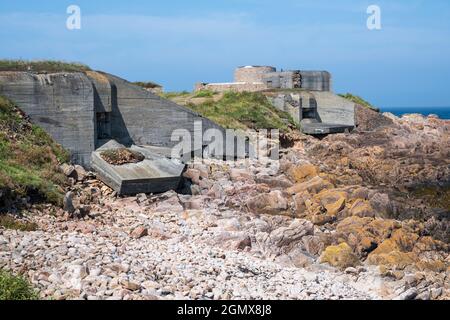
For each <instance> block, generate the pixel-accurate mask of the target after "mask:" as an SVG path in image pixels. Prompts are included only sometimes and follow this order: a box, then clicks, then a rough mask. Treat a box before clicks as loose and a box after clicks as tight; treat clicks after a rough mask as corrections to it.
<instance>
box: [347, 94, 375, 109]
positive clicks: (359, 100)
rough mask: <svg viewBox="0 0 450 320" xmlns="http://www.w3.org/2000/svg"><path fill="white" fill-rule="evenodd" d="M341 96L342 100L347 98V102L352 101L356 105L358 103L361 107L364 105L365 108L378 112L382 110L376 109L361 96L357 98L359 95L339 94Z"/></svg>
mask: <svg viewBox="0 0 450 320" xmlns="http://www.w3.org/2000/svg"><path fill="white" fill-rule="evenodd" d="M339 96H341V97H342V98H345V99H347V100H350V101H352V102H354V103H357V104H359V105H362V106H363V107H367V108H370V109H373V110H375V111H378V112H379V111H380V109H378V108H377V107H374V106H373V105H372V104H370V102H368V101H366V100H364V99H363V98H361V97H360V96H357V95H354V94H351V93H346V94H339Z"/></svg>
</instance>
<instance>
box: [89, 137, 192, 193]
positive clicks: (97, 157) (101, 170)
mask: <svg viewBox="0 0 450 320" xmlns="http://www.w3.org/2000/svg"><path fill="white" fill-rule="evenodd" d="M120 146H121V145H120V144H115V143H113V142H111V143H107V144H106V145H104V146H103V147H102V148H101V149H98V150H96V151H94V152H93V153H92V168H93V169H94V170H95V171H96V173H97V176H98V178H99V179H100V180H102V181H103V182H104V183H105V184H107V185H108V186H110V187H111V188H112V189H114V190H115V191H117V193H118V194H120V195H135V194H138V193H162V192H166V191H169V190H174V189H177V188H178V186H179V184H180V181H181V175H182V173H183V171H184V168H185V165H184V164H183V163H181V161H179V160H176V159H168V158H166V157H163V156H161V155H158V154H156V153H153V152H152V151H150V150H144V149H145V148H139V147H136V146H133V147H132V148H130V149H131V150H134V151H139V152H141V153H142V154H143V155H144V156H145V160H143V161H141V162H138V163H128V164H124V165H112V164H110V163H108V162H106V161H105V160H103V158H102V157H101V152H102V151H105V150H113V149H116V148H118V147H120ZM108 147H109V148H108Z"/></svg>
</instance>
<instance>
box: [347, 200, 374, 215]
mask: <svg viewBox="0 0 450 320" xmlns="http://www.w3.org/2000/svg"><path fill="white" fill-rule="evenodd" d="M349 213H350V215H351V216H357V217H361V218H363V217H371V218H373V217H375V216H376V212H375V210H374V209H373V208H372V206H371V205H370V203H369V201H367V200H363V199H356V201H355V202H354V203H353V204H352V206H351V207H350V211H349Z"/></svg>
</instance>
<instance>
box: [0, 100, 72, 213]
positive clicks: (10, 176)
mask: <svg viewBox="0 0 450 320" xmlns="http://www.w3.org/2000/svg"><path fill="white" fill-rule="evenodd" d="M68 160H69V155H68V153H67V152H66V151H65V150H64V149H63V148H62V147H61V146H60V145H58V144H57V143H55V142H54V141H53V140H52V138H51V137H50V136H49V135H48V134H47V133H46V132H45V131H44V130H42V129H41V128H39V127H37V126H35V125H33V124H31V123H30V122H29V121H27V120H26V119H25V118H24V116H23V115H22V113H21V112H20V111H19V110H18V108H17V107H16V106H15V105H14V104H13V103H12V102H10V101H9V100H7V99H5V98H3V97H1V96H0V189H3V190H9V191H10V193H11V194H12V195H13V196H14V197H16V196H26V195H28V194H33V195H36V194H37V195H39V196H40V197H42V198H43V200H46V201H48V202H51V203H54V204H61V202H62V198H63V190H62V188H61V186H63V185H64V184H65V176H64V175H63V174H62V173H61V172H60V170H59V164H60V163H63V162H67V161H68ZM0 200H1V199H0Z"/></svg>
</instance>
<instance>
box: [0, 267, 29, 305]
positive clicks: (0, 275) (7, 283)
mask: <svg viewBox="0 0 450 320" xmlns="http://www.w3.org/2000/svg"><path fill="white" fill-rule="evenodd" d="M0 300H38V294H37V292H36V291H35V290H34V289H33V287H32V286H31V285H30V284H29V283H28V281H27V280H25V279H24V278H23V277H20V276H15V275H12V274H11V273H9V272H7V271H4V270H0Z"/></svg>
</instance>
